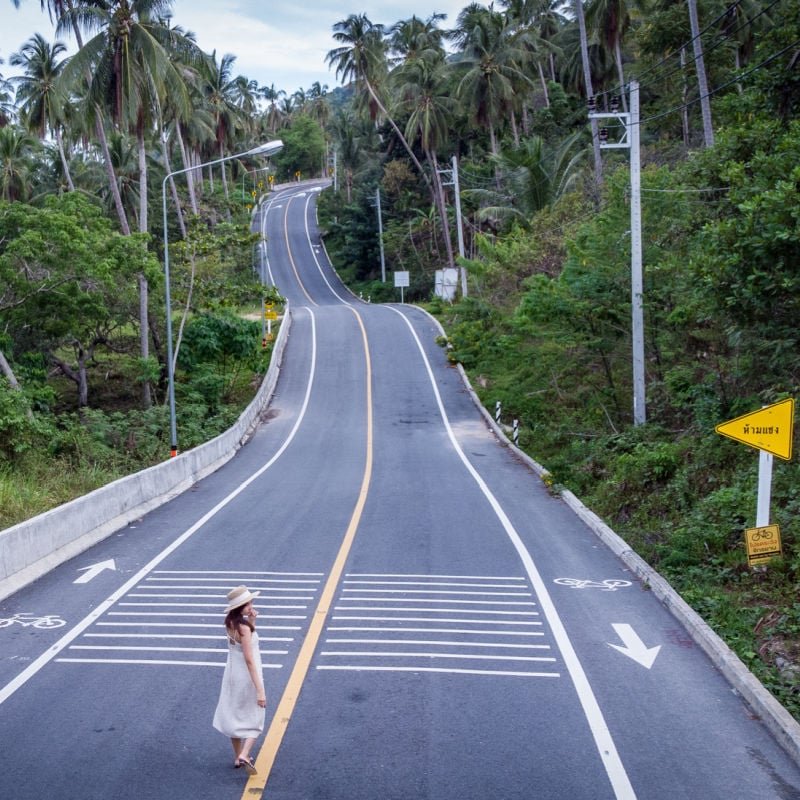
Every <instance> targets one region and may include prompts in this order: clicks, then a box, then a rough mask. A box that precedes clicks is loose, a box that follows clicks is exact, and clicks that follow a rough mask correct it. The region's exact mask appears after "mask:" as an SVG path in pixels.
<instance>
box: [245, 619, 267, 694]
mask: <svg viewBox="0 0 800 800" xmlns="http://www.w3.org/2000/svg"><path fill="white" fill-rule="evenodd" d="M239 638H240V639H241V641H242V652H243V653H244V663H245V664H247V671H248V672H249V673H250V678H251V679H252V681H253V685H254V686H255V687H256V699H257V701H258V704H259V705H260V706H261V707H262V708H266V706H267V695H266V692H265V691H264V682H263V679H262V676H261V675H259V674H258V668H257V667H256V662H255V660H254V659H253V632H252V631H251V630H250V626H249V625H240V626H239Z"/></svg>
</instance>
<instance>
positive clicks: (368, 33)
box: [326, 14, 431, 187]
mask: <svg viewBox="0 0 800 800" xmlns="http://www.w3.org/2000/svg"><path fill="white" fill-rule="evenodd" d="M333 38H334V40H335V41H337V42H339V43H340V45H341V46H340V47H337V48H335V49H334V50H330V51H329V52H328V55H327V56H326V61H327V62H328V66H334V65H335V67H336V77H337V78H339V77H341V79H342V81H344V82H348V83H349V82H351V81H352V82H353V83H355V85H356V88H364V89H366V90H367V92H368V94H369V97H370V100H371V105H372V107H373V109H374V112H380V114H381V116H382V117H383V118H384V119H386V121H387V122H388V123H389V125H391V127H392V130H393V131H394V132H395V134H396V136H397V138H398V139H399V141H400V143H401V144H402V145H403V147H404V148H405V151H406V152H407V153H408V156H409V158H410V159H411V161H412V162H413V164H414V166H415V167H416V168H417V170H418V171H419V174H420V175H422V177H423V178H424V180H425V183H427V184H428V186H429V187H431V183H430V179H429V178H428V176H427V175H426V174H425V170H423V168H422V164H420V162H419V159H418V158H417V156H416V155H415V154H414V151H413V150H412V149H411V146H410V145H409V143H408V142H407V141H406V138H405V136H403V134H402V132H401V131H400V128H399V127H398V126H397V123H396V122H395V121H394V119H393V118H392V117H391V116H390V114H389V112H388V111H387V110H386V106H385V105H384V103H383V102H382V100H381V99H380V97H379V96H378V93H377V91H376V90H375V86H374V85H373V81H374V79H375V77H376V76H379V75H381V74H382V73H383V72H384V71H385V69H386V44H385V42H384V39H383V26H382V25H377V24H376V25H373V23H372V22H370V20H369V19H368V17H367V15H366V14H351V15H350V16H349V17H348V18H347V19H346V20H343V21H341V22H337V23H336V24H335V25H334V26H333ZM374 116H376V113H373V117H374Z"/></svg>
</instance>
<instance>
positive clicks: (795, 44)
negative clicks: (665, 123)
mask: <svg viewBox="0 0 800 800" xmlns="http://www.w3.org/2000/svg"><path fill="white" fill-rule="evenodd" d="M794 47H800V39H798V40H797V41H795V42H792V44H790V45H788V47H784V48H783V50H779V51H778V52H777V53H774V54H773V55H771V56H770V57H769V58H766V59H764V60H763V61H762V62H761V63H760V64H756V65H755V66H754V67H751V68H750V69H748V70H747V71H746V72H742V73H740V74H738V75H737V76H736V77H735V78H731V80H729V81H727V82H726V83H723V84H722V85H721V86H717V87H716V88H715V89H712V90H711V91H710V92H709V93H708V97H712V96H713V95H715V94H716V93H717V92H721V91H722V90H723V89H727V88H728V87H729V86H733V84H735V83H739V82H740V81H742V80H744V79H745V78H746V77H747V76H748V75H752V74H753V73H754V72H756V71H757V70H759V69H761V68H762V67H765V66H767V64H770V63H772V62H773V61H775V59H776V58H779V57H780V56H782V55H783V54H784V53H787V52H788V51H789V50H791V49H792V48H794ZM701 99H702V98H701V97H696V98H695V99H694V100H689V101H687V102H686V103H682V104H681V105H679V106H675V107H674V108H671V109H669V110H668V111H664V112H662V113H661V114H654V115H653V116H651V117H645V118H644V119H641V120H639V124H640V125H643V124H644V123H645V122H651V121H653V120H656V119H661V118H662V117H666V116H668V115H670V114H674V113H675V112H676V111H681V110H682V109H684V108H690V107H691V106H693V105H695V103H699V102H700V100H701Z"/></svg>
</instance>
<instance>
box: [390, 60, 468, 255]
mask: <svg viewBox="0 0 800 800" xmlns="http://www.w3.org/2000/svg"><path fill="white" fill-rule="evenodd" d="M398 73H399V77H402V79H403V80H404V82H403V84H402V85H401V87H400V91H399V94H400V98H401V102H402V104H403V107H404V109H405V110H406V111H407V112H409V117H408V122H407V123H406V130H405V135H406V138H407V139H408V140H409V141H410V142H415V141H419V143H420V146H421V147H422V150H423V152H424V153H425V158H426V159H427V161H428V163H429V164H430V167H431V174H432V175H433V183H434V190H435V191H434V202H435V204H436V206H437V209H438V211H439V217H440V219H441V221H442V236H443V238H444V245H445V252H446V253H447V264H448V266H449V267H454V266H455V260H454V258H453V243H452V240H451V238H450V226H449V224H448V219H447V207H446V205H445V200H444V188H443V186H442V180H441V176H440V174H439V165H438V161H437V151H438V149H439V148H440V147H441V146H442V145H443V144H445V143H446V142H447V141H448V138H449V135H450V128H451V126H452V121H453V116H454V112H455V100H454V98H453V97H452V93H451V91H450V80H449V78H450V75H449V73H448V69H447V65H446V63H445V61H444V58H441V59H440V60H438V61H433V60H430V61H429V60H426V59H425V58H416V59H414V60H413V61H409V62H408V63H407V64H406V65H405V66H404V67H402V68H401V69H399V70H398Z"/></svg>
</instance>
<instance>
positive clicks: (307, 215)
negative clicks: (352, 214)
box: [303, 195, 353, 307]
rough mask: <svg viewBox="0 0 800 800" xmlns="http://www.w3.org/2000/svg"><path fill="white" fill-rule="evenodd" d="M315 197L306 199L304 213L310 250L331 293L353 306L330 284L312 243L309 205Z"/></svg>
mask: <svg viewBox="0 0 800 800" xmlns="http://www.w3.org/2000/svg"><path fill="white" fill-rule="evenodd" d="M315 199H316V198H315V197H314V196H313V195H309V197H308V200H306V207H305V212H304V214H303V216H304V218H305V227H306V239H307V240H308V247H309V250H310V251H311V256H312V257H313V259H314V263H315V264H316V265H317V269H318V270H319V274H320V275H321V276H322V280H324V281H325V284H326V286H327V287H328V288H329V289H330V290H331V293H332V294H333V296H334V297H335V298H336V299H337V300H338V301H339V302H341V303H343V304H344V305H346V306H351V307H352V305H353V304H352V303H350V302H349V301H348V300H345V298H344V297H342V296H341V295H340V294H339V293H338V292H337V291H336V289H334V288H333V286H331V284H330V281H329V280H328V278H327V276H326V275H325V273H324V272H323V271H322V264H320V263H319V259H318V258H317V252H316V250H315V248H314V245H313V244H312V242H311V232H310V231H309V230H308V217H309V213H308V207H309V205H310V204H311V202H312V200H315Z"/></svg>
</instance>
